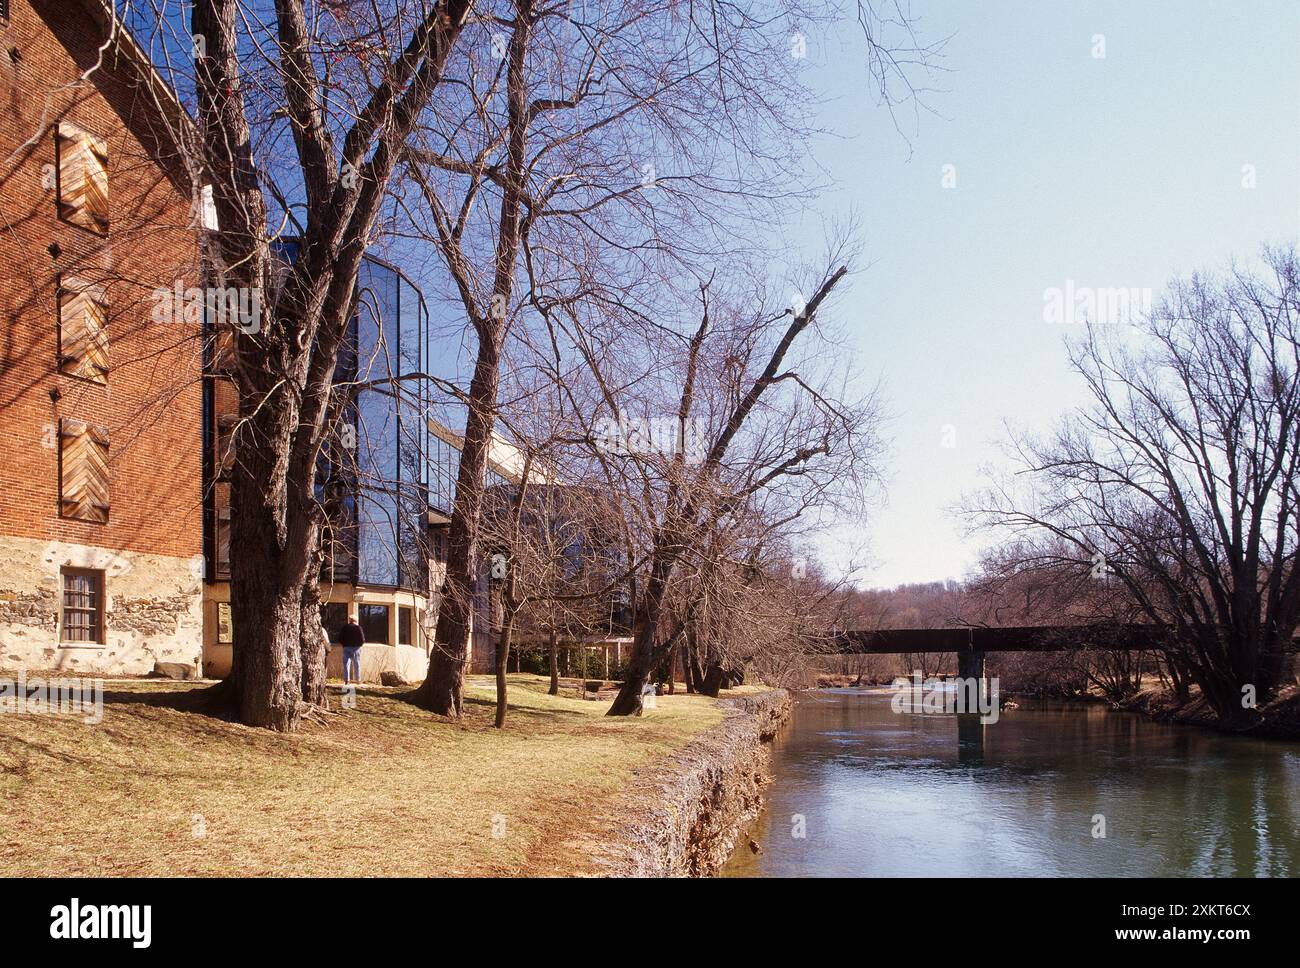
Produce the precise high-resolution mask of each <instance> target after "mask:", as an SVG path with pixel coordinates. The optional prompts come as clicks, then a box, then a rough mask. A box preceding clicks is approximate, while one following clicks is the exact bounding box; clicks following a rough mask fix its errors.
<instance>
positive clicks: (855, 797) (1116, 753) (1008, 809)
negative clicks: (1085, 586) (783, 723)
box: [724, 690, 1300, 877]
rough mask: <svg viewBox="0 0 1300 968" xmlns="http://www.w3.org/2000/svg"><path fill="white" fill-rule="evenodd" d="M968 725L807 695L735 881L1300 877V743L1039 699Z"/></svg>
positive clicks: (879, 703) (858, 694)
mask: <svg viewBox="0 0 1300 968" xmlns="http://www.w3.org/2000/svg"><path fill="white" fill-rule="evenodd" d="M957 719H958V717H956V716H951V715H948V716H943V715H923V714H911V713H904V714H897V713H894V712H892V711H891V709H890V705H889V694H888V693H887V692H883V691H865V690H824V691H819V692H815V693H808V694H805V695H803V696H801V697H800V699H799V701H798V704H797V706H796V709H795V715H794V719H793V720H792V722H791V724H790V725H789V726H788V727H787V728H786V729H785V730H784V732H783V733H782V734H781V736H780V737H779V738H778V739H777V741H776V747H775V750H774V756H773V766H774V770H775V773H776V782H775V784H774V785H773V786H772V787H771V788H770V789H769V800H768V807H767V809H766V810H765V811H764V814H763V816H762V817H760V818H759V820H758V822H757V824H756V826H755V830H754V838H755V839H756V840H757V841H758V842H759V843H760V845H761V846H762V849H763V853H762V854H761V855H757V856H755V855H754V854H752V853H751V852H750V850H748V849H747V848H746V847H745V846H744V845H742V846H741V847H740V848H739V849H738V850H737V852H736V855H735V856H734V857H733V858H732V861H731V863H730V864H729V865H728V867H727V869H726V870H725V871H724V874H726V875H732V876H736V875H739V876H745V875H777V876H799V875H827V876H833V875H839V876H854V875H877V876H914V875H937V876H949V875H950V876H1075V875H1085V876H1086V875H1097V876H1100V875H1117V876H1184V875H1195V876H1252V875H1253V876H1273V877H1280V876H1296V875H1297V874H1300V802H1298V798H1297V794H1298V793H1300V744H1294V743H1283V742H1278V741H1266V740H1249V739H1240V738H1234V737H1226V736H1219V735H1216V734H1214V733H1211V732H1208V731H1205V730H1200V729H1193V728H1189V727H1182V726H1166V725H1161V724H1157V723H1151V722H1148V721H1146V720H1145V719H1142V718H1141V717H1138V716H1136V715H1132V714H1126V713H1115V712H1111V711H1109V710H1107V709H1105V708H1103V707H1101V706H1092V705H1088V706H1081V705H1067V704H1056V705H1047V704H1042V705H1040V704H1027V705H1026V706H1025V707H1024V708H1021V709H1016V710H1007V711H1004V712H1003V714H1002V717H1001V718H1000V720H999V721H998V722H997V723H993V724H989V725H986V726H981V725H980V724H979V723H978V719H976V720H975V724H974V725H973V726H972V725H970V724H962V725H961V734H960V737H959V726H958V722H957ZM976 729H978V732H976ZM799 818H802V820H800V819H799ZM801 828H802V830H801ZM1103 828H1104V832H1105V836H1104V837H1094V836H1093V834H1094V831H1099V830H1101V829H1103ZM800 832H802V833H803V834H804V836H802V837H800V836H798V834H799V833H800Z"/></svg>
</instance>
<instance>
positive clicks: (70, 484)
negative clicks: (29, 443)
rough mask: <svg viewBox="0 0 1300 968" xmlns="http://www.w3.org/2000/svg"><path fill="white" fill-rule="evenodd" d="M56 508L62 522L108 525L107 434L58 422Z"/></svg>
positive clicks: (83, 425) (74, 422) (83, 424)
mask: <svg viewBox="0 0 1300 968" xmlns="http://www.w3.org/2000/svg"><path fill="white" fill-rule="evenodd" d="M59 467H60V482H59V483H60V490H59V507H60V510H61V512H62V514H63V516H64V517H65V518H75V519H77V520H78V521H94V522H97V523H99V524H104V523H106V522H107V521H108V431H106V430H105V429H104V428H103V427H96V426H93V425H91V424H88V423H86V422H85V421H82V420H67V419H64V420H61V421H59Z"/></svg>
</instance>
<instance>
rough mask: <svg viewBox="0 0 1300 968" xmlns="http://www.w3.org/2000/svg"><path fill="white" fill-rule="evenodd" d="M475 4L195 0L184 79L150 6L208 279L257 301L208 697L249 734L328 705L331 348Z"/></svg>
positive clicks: (164, 19) (233, 331) (244, 342)
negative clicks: (393, 184) (226, 632)
mask: <svg viewBox="0 0 1300 968" xmlns="http://www.w3.org/2000/svg"><path fill="white" fill-rule="evenodd" d="M471 7H472V3H471V2H470V0H445V2H438V3H430V2H417V0H412V2H395V3H390V4H387V5H385V8H384V9H380V8H379V7H378V6H372V5H363V4H347V5H343V6H340V7H338V9H337V10H333V11H331V15H330V16H326V15H324V14H325V12H324V11H321V10H311V11H309V10H308V9H307V6H306V4H304V3H303V2H302V0H276V2H275V4H274V9H273V11H272V15H271V16H270V17H269V18H268V17H267V16H266V15H267V9H266V8H265V7H259V6H256V5H251V4H246V3H241V2H239V0H196V2H194V4H193V7H192V11H191V14H190V32H191V34H192V40H190V39H187V42H186V43H185V44H184V45H183V46H184V48H185V50H186V53H187V54H192V56H193V75H192V77H186V76H185V74H184V71H183V69H182V68H180V67H179V66H178V65H179V61H175V60H167V58H168V57H169V56H174V55H175V48H174V45H171V46H169V45H168V40H169V38H170V37H171V31H172V30H173V29H174V27H175V25H176V17H175V11H174V10H171V9H170V8H169V5H168V4H167V3H165V2H163V0H158V2H157V3H156V5H155V11H154V14H155V15H154V23H155V28H156V34H155V36H157V37H159V38H162V43H161V46H160V48H159V49H160V51H161V57H160V59H163V60H164V61H166V62H165V64H164V69H166V70H168V71H169V72H170V73H171V76H172V78H173V80H174V81H175V86H176V88H177V89H178V90H180V91H181V93H182V96H188V95H192V97H193V99H194V105H195V114H196V115H197V122H198V124H197V128H198V131H197V135H198V137H197V143H195V139H193V138H191V139H190V140H189V142H183V143H190V144H194V145H195V152H194V165H193V168H194V176H195V180H196V183H199V182H201V183H207V184H210V185H211V188H212V199H213V202H214V205H215V210H216V215H217V220H218V225H219V228H218V229H217V230H216V231H214V232H213V233H212V234H211V236H210V240H209V246H208V250H207V258H208V261H209V267H208V268H209V272H210V275H211V281H212V283H213V284H214V285H216V286H218V287H221V288H223V289H227V290H229V289H236V290H240V291H243V292H256V293H260V294H265V295H266V311H265V313H264V318H263V319H261V320H259V321H258V323H259V325H257V326H256V327H251V326H250V327H240V328H236V327H233V326H232V327H230V328H229V329H228V331H227V332H226V333H225V334H224V335H225V336H227V337H228V338H229V340H230V344H229V345H230V347H231V350H230V357H229V359H230V361H231V367H230V369H231V374H232V377H233V380H234V383H235V385H236V388H237V391H238V397H239V425H238V429H237V432H236V434H235V442H234V449H235V453H236V458H237V459H236V460H235V461H234V466H233V469H232V472H231V476H232V480H231V508H232V514H231V531H232V539H231V540H232V544H233V546H234V547H236V548H238V549H239V551H238V554H236V555H233V556H232V558H231V585H232V609H233V617H234V622H235V625H236V627H237V628H239V630H240V632H239V635H240V639H239V645H238V648H236V649H235V652H234V664H233V668H232V672H231V675H230V678H229V679H228V680H226V683H225V685H224V686H223V687H220V688H221V690H222V692H223V693H224V694H225V696H224V698H226V699H228V700H229V701H230V702H231V703H232V704H233V706H234V708H235V709H236V711H237V713H238V715H239V717H240V718H241V719H242V720H243V721H244V722H245V723H248V724H250V725H258V726H266V727H269V728H272V729H277V730H292V729H294V728H295V726H296V725H297V723H298V722H299V720H300V719H301V717H302V716H303V715H304V714H306V713H308V712H309V711H310V710H311V708H312V707H313V706H314V705H318V704H320V703H321V702H323V699H324V695H323V684H324V676H323V663H324V651H323V649H324V646H323V642H322V640H321V637H320V634H319V620H318V617H317V615H318V613H317V593H316V584H317V581H318V578H319V567H320V555H321V549H320V532H321V528H322V524H323V522H324V519H325V514H324V511H323V509H322V507H321V505H320V503H319V502H318V500H317V497H316V494H315V485H316V482H317V481H316V475H317V459H318V457H319V455H320V453H321V449H322V447H323V445H324V443H325V441H326V439H327V437H328V436H329V434H330V433H331V432H332V429H333V426H334V424H335V422H336V420H337V417H338V414H339V411H340V409H341V407H342V405H343V402H344V401H343V399H342V397H341V395H339V394H335V393H334V392H333V379H334V374H335V368H336V364H337V360H338V354H339V349H340V346H341V345H342V344H343V342H344V339H345V331H346V326H347V322H348V320H349V318H350V317H351V316H352V314H353V311H354V305H355V298H356V283H357V275H358V270H359V267H360V265H361V260H362V257H363V255H364V254H365V251H366V248H367V245H368V244H369V243H370V242H371V240H372V237H373V235H374V233H375V230H376V226H377V224H378V221H379V219H380V215H381V213H382V210H383V207H384V202H385V198H386V194H387V190H388V186H389V182H390V180H391V178H392V175H393V171H394V168H395V165H396V162H397V159H398V157H399V156H400V153H401V150H402V146H403V145H404V144H405V141H406V139H407V138H408V137H409V135H410V133H411V131H412V129H413V128H414V126H415V124H416V121H417V119H418V118H419V116H420V114H421V112H422V111H424V110H425V109H426V107H427V106H428V104H429V102H430V100H431V98H432V97H433V93H434V90H435V88H436V87H437V86H438V84H439V82H440V80H441V78H442V76H443V71H444V68H445V66H446V64H447V61H448V59H449V57H450V55H451V52H452V49H453V47H454V45H455V43H456V40H457V37H458V36H459V34H460V32H461V29H462V28H463V26H464V24H465V22H466V20H467V18H468V17H469V15H470V11H471ZM268 41H269V44H268ZM182 134H183V132H182ZM286 144H291V145H292V151H287V150H285V149H284V148H283V146H284V145H286ZM268 199H269V201H268ZM297 206H301V207H302V209H303V210H304V211H305V224H304V225H302V226H301V231H300V233H298V237H297V240H296V242H297V252H296V257H295V258H293V259H292V262H291V264H289V265H288V266H287V268H284V269H283V271H282V270H281V266H282V264H283V259H282V258H281V257H280V256H279V255H278V254H277V249H276V247H277V245H278V243H279V239H280V237H281V234H282V232H283V228H284V226H285V225H286V224H288V223H289V222H290V221H291V220H292V215H291V213H292V210H293V209H294V208H295V207H297ZM272 294H273V295H272Z"/></svg>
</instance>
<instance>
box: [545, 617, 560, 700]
mask: <svg viewBox="0 0 1300 968" xmlns="http://www.w3.org/2000/svg"><path fill="white" fill-rule="evenodd" d="M559 642H560V636H559V634H558V633H557V632H555V631H554V630H552V631H551V642H550V646H549V648H548V649H547V653H548V655H549V656H550V660H551V688H550V689H548V690H546V691H547V694H548V695H551V696H558V695H559V694H560V656H559V651H560V644H559Z"/></svg>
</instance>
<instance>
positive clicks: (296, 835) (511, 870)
mask: <svg viewBox="0 0 1300 968" xmlns="http://www.w3.org/2000/svg"><path fill="white" fill-rule="evenodd" d="M204 685H205V684H204V683H179V682H164V681H156V680H155V681H150V680H119V681H111V682H107V683H105V690H106V692H105V697H104V710H103V720H102V722H100V723H98V724H91V723H86V722H83V718H82V717H81V716H79V715H66V714H60V715H47V714H39V713H27V714H17V713H6V714H3V715H0V874H5V875H61V876H124V875H125V876H146V875H159V876H232V875H251V876H300V875H317V876H358V875H359V876H375V875H409V876H449V875H487V876H501V875H539V876H547V875H555V874H600V873H610V872H613V871H612V869H611V867H610V866H609V864H607V863H603V862H602V863H598V862H597V858H605V857H607V856H608V851H609V850H610V849H611V843H610V841H609V838H610V836H611V834H610V831H611V830H622V829H625V828H626V829H629V830H630V829H635V830H636V831H638V836H641V835H642V834H643V833H644V834H645V836H646V837H647V838H648V841H650V840H654V839H655V836H657V835H656V834H653V833H652V832H653V831H658V830H660V829H661V828H660V827H658V826H656V825H654V824H653V823H650V822H649V821H648V820H647V819H646V818H645V817H643V815H642V814H641V813H639V812H638V810H637V801H638V800H639V799H641V798H643V797H645V796H656V797H659V796H660V795H661V794H660V793H659V791H658V784H659V783H660V782H668V781H666V780H662V779H661V778H663V777H665V776H667V775H668V774H670V773H672V774H676V775H679V776H680V777H681V779H679V781H678V782H677V783H676V784H675V785H674V789H676V790H679V791H686V790H689V789H692V788H694V789H697V790H698V791H699V793H700V795H701V800H700V805H699V809H698V810H697V811H696V820H697V821H698V823H697V824H696V825H694V827H693V828H692V829H693V830H695V831H696V832H695V833H691V834H689V836H688V838H687V840H686V842H685V843H681V842H680V841H677V840H673V839H672V838H671V837H669V838H667V839H665V840H663V841H662V843H663V844H665V845H666V846H665V847H664V850H663V851H661V852H660V853H659V854H657V855H656V856H661V857H665V858H667V857H669V855H670V854H671V851H672V850H674V849H676V847H674V845H675V844H681V850H682V852H683V856H684V857H696V856H704V855H711V854H713V853H717V852H719V851H721V850H722V849H723V846H724V845H725V844H726V843H727V837H728V834H727V831H726V829H724V828H725V827H726V826H727V825H728V824H729V823H730V820H729V819H728V818H729V817H730V816H731V815H732V814H733V812H736V811H739V812H740V813H743V812H744V809H745V806H744V804H745V803H746V796H747V794H745V793H744V792H743V790H742V788H741V785H735V784H731V783H720V782H719V778H718V776H717V771H718V770H720V769H725V768H727V764H731V765H732V766H735V767H736V768H737V769H741V768H743V767H744V764H746V763H749V764H752V763H754V762H755V761H756V760H757V758H758V754H757V752H756V751H755V750H754V749H753V748H751V746H752V744H751V736H753V735H756V734H758V733H760V732H761V731H762V730H763V729H765V728H768V727H767V726H764V725H762V723H764V722H766V720H765V719H764V718H763V717H761V716H759V715H753V714H747V713H743V712H741V713H738V712H737V711H736V710H737V706H736V704H737V703H739V704H740V707H741V708H746V707H747V704H748V703H749V702H750V699H751V695H752V696H753V697H755V700H756V701H757V697H758V696H761V695H762V693H761V692H760V691H759V690H756V689H754V688H753V687H746V688H744V689H741V690H734V691H733V693H738V694H739V695H737V696H736V698H734V699H730V698H729V699H725V700H712V699H708V698H706V697H703V696H692V695H686V694H683V693H680V692H679V693H678V694H677V695H674V696H660V697H658V701H657V708H656V709H654V710H652V711H650V712H649V713H648V714H647V715H646V716H644V717H640V718H622V717H616V718H611V717H606V716H605V715H604V714H605V711H606V709H607V708H608V701H607V699H601V700H593V699H583V698H581V695H580V692H579V690H578V688H577V685H576V683H566V684H565V687H564V689H563V690H562V694H561V695H560V696H548V695H546V686H547V680H546V679H544V678H542V677H539V676H530V675H520V674H515V675H511V676H510V698H511V710H510V718H509V721H508V723H507V726H506V728H505V729H504V730H496V729H493V728H492V725H491V723H492V712H493V695H494V694H493V684H492V680H491V678H490V677H486V676H474V677H471V678H470V680H469V682H468V688H467V703H466V712H465V715H464V717H463V718H462V720H461V721H459V722H455V723H453V722H450V721H448V720H446V719H441V718H439V717H435V716H431V715H430V714H428V713H425V712H423V711H422V710H419V709H417V708H415V707H414V706H412V705H410V704H409V703H408V702H406V701H405V700H404V698H403V694H404V692H405V690H401V689H386V688H383V687H377V686H376V687H363V688H361V689H360V690H359V691H358V696H357V706H356V708H355V709H352V710H340V711H339V712H338V714H337V715H333V716H331V717H330V718H329V722H328V724H327V725H325V726H315V725H312V726H308V727H307V728H305V729H304V730H303V731H302V732H300V733H297V734H293V735H288V736H286V735H281V734H275V733H270V732H267V731H265V730H258V729H250V728H248V727H245V726H241V725H239V724H236V723H230V722H226V721H224V720H220V719H215V718H212V717H210V716H207V715H204V714H203V713H201V712H199V711H198V704H197V702H196V701H195V700H196V698H197V696H196V693H197V692H198V691H199V690H201V689H202V688H203V687H204ZM333 688H334V687H332V691H333ZM771 701H772V700H764V701H762V702H761V703H760V705H765V704H766V703H768V702H771ZM333 705H334V707H335V708H336V709H338V708H339V697H338V695H337V693H336V694H335V695H334V697H333ZM728 751H730V753H729V752H728ZM728 756H730V757H731V758H730V759H728ZM692 770H694V773H692ZM665 771H667V772H665ZM691 775H694V776H695V777H696V778H697V780H698V782H697V783H696V785H695V786H694V787H692V783H694V782H696V781H692V780H690V779H688V777H689V776H691ZM746 782H747V783H749V784H753V783H756V782H757V780H756V779H754V776H753V769H751V770H750V780H748V781H746ZM714 796H720V797H721V800H715V799H712V797H714ZM668 800H669V797H668V796H667V795H664V797H663V802H668ZM672 802H673V803H677V804H679V805H680V806H679V809H682V810H683V811H685V810H686V808H687V807H688V806H689V805H690V804H689V802H688V801H684V800H682V799H680V798H679V797H677V796H676V795H674V797H673V798H672ZM657 805H658V804H656V806H657ZM693 840H698V841H699V842H700V843H701V844H703V843H709V844H712V845H713V846H711V847H708V848H703V849H697V848H693V847H691V846H690V844H691V843H692V841H693ZM647 856H648V855H647ZM664 863H670V862H669V861H664ZM703 863H704V862H703V861H702V860H701V861H695V860H689V861H687V864H688V865H689V864H703Z"/></svg>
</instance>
